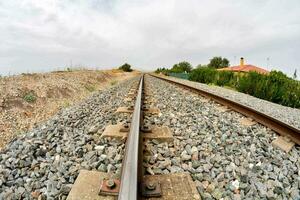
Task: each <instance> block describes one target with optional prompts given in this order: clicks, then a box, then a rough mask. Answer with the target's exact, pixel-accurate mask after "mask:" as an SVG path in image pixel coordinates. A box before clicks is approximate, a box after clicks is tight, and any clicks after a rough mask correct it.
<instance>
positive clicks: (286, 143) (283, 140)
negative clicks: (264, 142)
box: [272, 136, 295, 153]
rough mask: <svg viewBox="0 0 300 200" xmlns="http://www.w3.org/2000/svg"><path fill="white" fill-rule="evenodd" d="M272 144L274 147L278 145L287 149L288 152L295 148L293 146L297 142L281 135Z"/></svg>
mask: <svg viewBox="0 0 300 200" xmlns="http://www.w3.org/2000/svg"><path fill="white" fill-rule="evenodd" d="M272 145H273V146H274V147H278V148H280V149H282V150H283V151H285V152H286V153H288V152H289V151H290V150H291V149H292V148H293V146H294V145H295V143H294V142H292V141H291V140H290V139H289V138H287V137H282V136H279V137H278V138H276V139H275V140H274V141H273V142H272Z"/></svg>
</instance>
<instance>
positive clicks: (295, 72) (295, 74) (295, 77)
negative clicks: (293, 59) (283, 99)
mask: <svg viewBox="0 0 300 200" xmlns="http://www.w3.org/2000/svg"><path fill="white" fill-rule="evenodd" d="M293 78H294V79H297V69H295V71H294V75H293Z"/></svg>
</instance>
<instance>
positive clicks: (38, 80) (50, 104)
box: [0, 70, 138, 149]
mask: <svg viewBox="0 0 300 200" xmlns="http://www.w3.org/2000/svg"><path fill="white" fill-rule="evenodd" d="M137 74H138V72H131V73H126V72H123V71H120V70H104V71H99V70H97V71H92V70H77V71H56V72H50V73H42V74H22V75H18V76H11V77H2V78H0V149H1V148H2V147H3V146H4V145H5V144H6V143H7V142H9V141H10V140H11V139H12V138H13V137H14V136H16V135H17V134H22V133H23V132H26V131H27V130H29V129H31V128H32V127H33V126H34V125H36V124H37V123H39V122H41V121H44V120H46V119H48V118H49V117H50V116H52V115H54V114H55V113H57V112H58V111H59V110H60V109H62V108H65V107H68V106H70V105H72V104H75V103H77V102H79V101H80V100H82V99H84V98H85V97H87V96H89V95H91V93H93V92H95V91H97V90H101V89H104V88H106V87H109V86H112V85H115V84H117V83H118V82H120V81H122V80H125V79H128V78H131V77H133V76H136V75H137Z"/></svg>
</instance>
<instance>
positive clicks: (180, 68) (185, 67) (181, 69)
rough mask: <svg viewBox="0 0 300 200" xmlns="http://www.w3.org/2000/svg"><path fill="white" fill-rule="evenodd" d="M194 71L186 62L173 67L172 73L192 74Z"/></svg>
mask: <svg viewBox="0 0 300 200" xmlns="http://www.w3.org/2000/svg"><path fill="white" fill-rule="evenodd" d="M192 69H193V67H192V65H191V64H190V63H188V62H186V61H183V62H180V63H178V64H175V65H173V67H172V69H171V72H174V73H183V72H187V73H189V72H191V71H192Z"/></svg>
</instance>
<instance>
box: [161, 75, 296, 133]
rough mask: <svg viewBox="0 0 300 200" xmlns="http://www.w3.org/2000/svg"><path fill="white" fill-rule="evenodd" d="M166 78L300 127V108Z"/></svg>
mask: <svg viewBox="0 0 300 200" xmlns="http://www.w3.org/2000/svg"><path fill="white" fill-rule="evenodd" d="M163 77H164V78H167V79H170V80H174V81H177V82H179V83H184V84H187V85H189V86H193V87H196V88H199V89H201V90H204V91H207V92H211V93H213V94H216V95H219V96H221V97H225V98H227V99H229V100H233V101H236V102H238V103H241V104H243V105H246V106H248V107H251V108H253V109H255V110H258V111H260V112H262V113H265V114H266V115H269V116H271V117H273V118H275V119H278V120H280V121H282V122H285V123H287V124H289V125H291V126H293V127H295V128H297V129H300V109H297V108H291V107H286V106H282V105H279V104H276V103H272V102H270V101H266V100H263V99H259V98H256V97H253V96H250V95H248V94H244V93H241V92H237V91H234V90H230V89H227V88H223V87H218V86H210V85H206V84H203V83H198V82H193V81H188V80H184V79H179V78H174V77H169V76H163Z"/></svg>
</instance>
